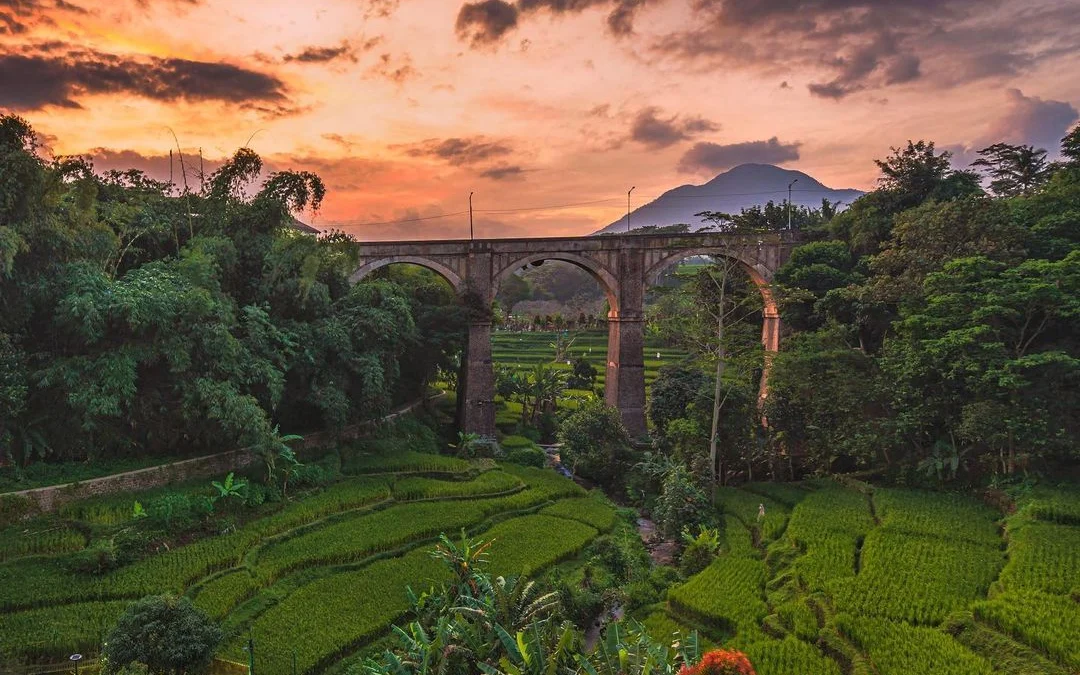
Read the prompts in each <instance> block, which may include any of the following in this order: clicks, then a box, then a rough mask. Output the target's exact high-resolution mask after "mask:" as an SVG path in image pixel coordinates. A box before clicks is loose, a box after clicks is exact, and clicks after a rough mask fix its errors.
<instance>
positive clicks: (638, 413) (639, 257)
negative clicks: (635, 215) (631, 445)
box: [604, 249, 648, 438]
mask: <svg viewBox="0 0 1080 675" xmlns="http://www.w3.org/2000/svg"><path fill="white" fill-rule="evenodd" d="M644 262H645V261H644V252H643V251H641V250H626V249H624V250H623V251H622V252H621V253H620V256H619V273H618V278H619V288H618V295H619V307H618V311H614V310H613V311H612V312H610V313H609V314H608V364H607V378H606V383H605V392H604V400H605V401H606V402H607V404H608V405H609V406H612V407H615V408H618V409H619V412H620V413H621V414H622V421H623V424H624V425H625V426H626V429H627V431H629V432H630V435H631V436H633V437H635V438H637V437H640V436H644V435H645V434H646V433H647V432H648V427H647V426H646V424H645V360H644V350H645V314H644V307H643V299H644V292H645V279H644Z"/></svg>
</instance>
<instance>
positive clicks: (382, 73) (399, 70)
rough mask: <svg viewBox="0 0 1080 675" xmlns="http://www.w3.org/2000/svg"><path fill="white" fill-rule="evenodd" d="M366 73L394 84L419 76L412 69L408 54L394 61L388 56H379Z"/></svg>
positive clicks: (414, 69)
mask: <svg viewBox="0 0 1080 675" xmlns="http://www.w3.org/2000/svg"><path fill="white" fill-rule="evenodd" d="M367 72H368V75H371V76H375V77H381V78H383V79H385V80H390V81H391V82H394V83H396V84H401V83H403V82H405V81H406V80H409V79H412V78H413V77H416V76H417V75H419V74H420V72H419V71H418V70H416V68H414V67H413V64H412V57H411V56H409V55H408V54H405V55H403V56H401V57H398V58H396V59H395V58H394V57H393V56H391V55H390V54H380V55H379V58H378V60H376V62H375V65H373V66H372V67H370V68H368V71H367Z"/></svg>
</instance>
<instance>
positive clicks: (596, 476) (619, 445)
mask: <svg viewBox="0 0 1080 675" xmlns="http://www.w3.org/2000/svg"><path fill="white" fill-rule="evenodd" d="M559 442H560V443H562V451H561V456H562V460H563V463H564V464H566V465H568V466H569V467H570V468H571V470H572V471H573V472H574V473H576V474H580V475H582V476H585V477H586V478H589V479H590V480H594V481H596V482H597V483H599V484H601V485H603V486H605V487H608V488H610V487H613V486H614V485H616V484H617V483H618V482H619V481H620V480H621V478H622V474H623V473H624V471H623V469H624V467H623V464H624V460H625V458H626V455H627V450H628V448H629V447H630V434H628V433H627V431H626V427H624V426H623V423H622V417H621V416H620V414H619V411H618V410H617V409H616V408H611V407H608V406H605V405H604V404H603V402H602V401H599V400H596V399H592V400H589V401H585V402H584V403H582V404H581V407H579V408H578V409H577V410H573V411H571V412H569V413H568V414H566V415H565V416H564V417H563V419H562V424H561V426H560V428H559Z"/></svg>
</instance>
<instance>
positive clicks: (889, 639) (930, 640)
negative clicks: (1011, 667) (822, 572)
mask: <svg viewBox="0 0 1080 675" xmlns="http://www.w3.org/2000/svg"><path fill="white" fill-rule="evenodd" d="M836 623H837V626H838V627H839V629H840V631H841V632H842V633H843V634H844V635H846V636H847V637H848V638H849V639H850V640H851V641H852V642H854V643H855V645H856V646H857V647H858V648H859V649H861V650H862V651H863V652H865V653H866V654H867V655H868V656H869V657H870V660H871V661H872V662H873V663H874V665H875V666H876V669H877V672H878V673H880V675H910V674H911V673H933V674H934V675H993V670H992V669H991V667H990V664H989V663H987V661H986V660H985V659H983V658H982V657H980V656H978V655H976V654H974V653H972V652H971V651H969V650H968V649H967V648H966V647H964V645H962V644H960V643H959V642H957V641H956V639H955V638H953V637H952V636H951V635H949V634H948V633H946V632H944V631H941V630H938V629H936V628H926V627H922V626H912V625H910V624H907V623H904V622H903V621H891V620H888V619H881V618H877V617H868V616H858V617H857V616H852V615H849V614H840V615H837V617H836Z"/></svg>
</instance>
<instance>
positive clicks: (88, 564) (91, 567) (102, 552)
mask: <svg viewBox="0 0 1080 675" xmlns="http://www.w3.org/2000/svg"><path fill="white" fill-rule="evenodd" d="M118 566H119V562H118V558H117V554H116V545H115V544H114V543H113V540H112V539H100V540H98V541H96V542H94V544H93V545H92V546H88V547H86V548H85V549H83V550H81V551H79V552H78V553H74V554H72V555H71V557H70V558H68V559H67V568H68V569H69V570H70V571H72V572H75V573H76V574H105V573H106V572H109V571H112V570H114V569H116V568H117V567H118Z"/></svg>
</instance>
